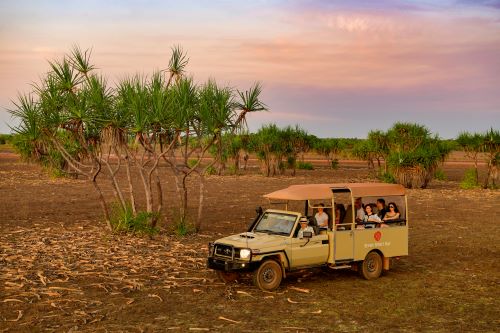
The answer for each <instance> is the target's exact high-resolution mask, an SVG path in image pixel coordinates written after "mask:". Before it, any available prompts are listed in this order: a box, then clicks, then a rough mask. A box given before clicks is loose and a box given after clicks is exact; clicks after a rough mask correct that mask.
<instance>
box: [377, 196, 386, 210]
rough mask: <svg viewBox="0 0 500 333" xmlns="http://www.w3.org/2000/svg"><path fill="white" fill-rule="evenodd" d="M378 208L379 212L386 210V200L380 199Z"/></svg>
mask: <svg viewBox="0 0 500 333" xmlns="http://www.w3.org/2000/svg"><path fill="white" fill-rule="evenodd" d="M377 208H378V209H379V210H381V209H384V208H385V200H384V199H382V198H380V199H377Z"/></svg>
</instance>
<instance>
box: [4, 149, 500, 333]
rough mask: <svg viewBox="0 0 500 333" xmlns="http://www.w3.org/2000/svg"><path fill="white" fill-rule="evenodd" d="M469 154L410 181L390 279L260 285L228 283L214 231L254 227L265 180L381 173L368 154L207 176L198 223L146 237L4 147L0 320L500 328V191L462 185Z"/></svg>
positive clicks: (311, 328) (85, 324)
mask: <svg viewBox="0 0 500 333" xmlns="http://www.w3.org/2000/svg"><path fill="white" fill-rule="evenodd" d="M0 150H1V148H0ZM319 164H321V163H319ZM464 167H465V166H464V164H463V163H460V161H458V162H457V161H454V162H453V163H449V164H448V165H446V166H445V172H446V174H447V175H448V178H449V180H448V181H439V182H438V181H436V182H434V183H432V184H431V187H430V188H429V189H426V190H410V191H409V204H410V213H411V224H410V242H409V252H410V255H409V256H408V257H407V258H402V259H400V260H399V261H397V262H395V264H394V266H393V269H392V270H391V271H389V272H388V273H387V274H386V275H384V276H383V277H381V278H380V279H378V280H376V281H371V282H368V281H365V280H362V279H360V278H359V277H357V275H356V274H355V273H354V272H351V271H331V272H325V271H323V270H307V271H300V272H297V273H295V274H293V275H290V276H288V277H287V279H286V280H285V281H284V283H283V284H282V286H281V287H280V288H279V290H278V291H277V292H274V293H264V292H261V291H260V290H258V289H257V288H255V287H253V286H252V285H251V283H250V282H248V281H243V282H241V283H240V284H235V285H230V286H226V285H223V284H222V283H220V282H219V281H218V280H217V279H216V276H215V274H214V273H213V272H212V271H210V270H207V269H206V268H205V257H206V254H207V248H206V244H207V242H208V241H210V240H214V239H216V238H219V237H221V236H224V235H228V234H231V233H235V232H239V231H242V230H244V229H245V226H246V225H247V223H248V222H249V221H250V220H251V219H252V217H253V215H254V208H255V206H258V205H264V204H266V202H265V201H264V200H263V199H262V197H261V195H262V194H264V193H268V192H271V191H273V190H276V189H279V188H282V187H285V186H288V185H289V184H299V183H317V182H344V181H360V180H361V181H370V180H373V179H372V178H371V176H370V174H369V172H368V171H367V170H366V169H365V165H364V164H362V163H342V162H341V167H340V169H339V170H335V171H332V170H327V169H323V168H321V167H319V168H317V170H314V171H301V172H299V173H298V176H297V177H294V178H292V177H287V176H284V177H275V178H266V177H263V176H260V175H258V174H256V172H253V173H252V174H251V175H246V176H223V177H211V178H210V179H209V181H208V186H207V189H208V191H209V194H208V196H207V206H206V210H205V217H206V218H205V221H204V227H205V229H204V231H203V232H202V233H201V234H199V235H196V236H190V237H186V238H175V237H173V236H168V235H167V233H166V232H165V231H163V232H162V233H161V234H160V235H158V236H155V237H154V239H148V238H140V237H130V236H124V235H116V234H111V233H109V232H107V231H105V230H104V227H103V222H102V221H101V215H100V214H101V213H100V209H99V206H98V203H97V202H96V201H95V200H94V198H95V196H94V193H93V192H92V189H91V187H90V186H88V184H86V183H85V182H83V181H79V180H65V179H52V178H50V177H49V176H47V175H46V174H45V173H44V172H43V171H42V170H41V169H40V168H39V167H37V166H34V165H29V164H25V163H22V162H20V161H19V159H18V158H17V156H15V155H13V154H10V153H7V152H5V151H4V152H1V151H0V213H1V215H0V216H1V220H0V226H1V232H0V332H4V331H8V332H45V331H49V332H50V331H55V332H68V331H71V332H80V331H85V332H120V331H122V332H163V331H169V332H170V331H173V332H186V331H188V332H189V331H211V332H333V331H335V332H359V331H363V332H365V331H366V332H380V331H395V332H419V331H433V332H455V331H457V332H458V331H463V332H471V331H478V332H479V331H481V332H488V331H489V332H495V331H498V327H500V320H499V315H500V313H499V310H498V308H499V305H500V304H499V301H498V299H499V296H500V292H499V290H500V289H499V281H500V280H499V277H500V276H499V275H500V274H499V269H498V265H497V260H496V259H498V257H499V244H500V242H499V241H500V233H499V223H500V218H499V216H500V204H499V202H500V193H499V191H491V190H470V191H463V190H460V189H459V186H458V180H459V179H460V177H462V174H463V170H464ZM168 195H173V192H169V194H168ZM169 210H170V207H167V208H166V211H167V215H168V212H169ZM167 223H168V222H167ZM296 287H299V288H301V289H304V290H307V291H308V292H304V291H301V290H300V289H294V288H296Z"/></svg>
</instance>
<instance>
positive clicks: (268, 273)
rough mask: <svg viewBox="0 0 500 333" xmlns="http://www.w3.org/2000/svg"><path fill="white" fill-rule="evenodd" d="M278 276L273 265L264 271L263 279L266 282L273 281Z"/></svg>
mask: <svg viewBox="0 0 500 333" xmlns="http://www.w3.org/2000/svg"><path fill="white" fill-rule="evenodd" d="M275 278H276V274H275V273H274V270H273V269H272V268H271V267H268V268H266V269H265V270H264V271H263V272H262V280H263V281H264V283H272V282H273V281H274V280H275Z"/></svg>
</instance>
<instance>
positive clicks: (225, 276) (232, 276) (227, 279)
mask: <svg viewBox="0 0 500 333" xmlns="http://www.w3.org/2000/svg"><path fill="white" fill-rule="evenodd" d="M217 276H218V277H219V280H221V281H222V282H224V283H233V282H235V281H236V280H238V278H239V277H240V274H238V273H237V272H225V271H217Z"/></svg>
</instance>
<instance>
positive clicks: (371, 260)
mask: <svg viewBox="0 0 500 333" xmlns="http://www.w3.org/2000/svg"><path fill="white" fill-rule="evenodd" d="M358 273H359V274H360V275H361V276H362V277H363V278H365V279H367V280H374V279H376V278H378V277H379V276H380V274H382V257H381V256H380V254H379V253H378V252H374V251H373V252H370V253H368V254H367V255H366V257H365V260H363V262H361V263H360V264H359V267H358Z"/></svg>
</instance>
